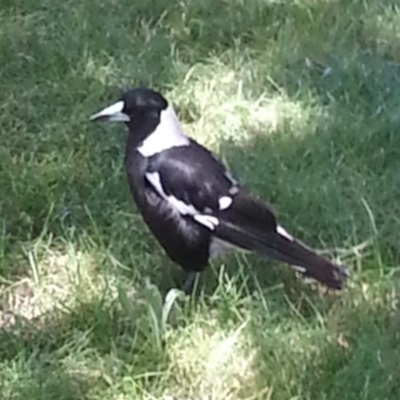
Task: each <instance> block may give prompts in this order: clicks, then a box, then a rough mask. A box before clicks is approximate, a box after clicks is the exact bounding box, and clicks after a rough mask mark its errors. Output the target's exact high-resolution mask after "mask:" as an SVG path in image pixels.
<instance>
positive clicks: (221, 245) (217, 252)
mask: <svg viewBox="0 0 400 400" xmlns="http://www.w3.org/2000/svg"><path fill="white" fill-rule="evenodd" d="M235 250H241V249H240V247H237V246H234V245H233V244H231V243H228V242H225V241H224V240H221V239H218V238H216V237H213V238H211V243H210V248H209V254H210V257H211V258H216V257H220V256H222V255H224V254H227V253H230V252H232V251H235Z"/></svg>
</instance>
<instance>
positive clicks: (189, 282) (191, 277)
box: [183, 271, 198, 296]
mask: <svg viewBox="0 0 400 400" xmlns="http://www.w3.org/2000/svg"><path fill="white" fill-rule="evenodd" d="M197 274H198V273H197V272H193V271H192V272H189V273H188V274H187V277H186V281H185V283H184V284H183V291H184V292H185V294H186V295H187V296H190V295H191V294H192V292H193V286H194V282H195V281H196V277H197Z"/></svg>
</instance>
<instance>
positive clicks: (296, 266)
mask: <svg viewBox="0 0 400 400" xmlns="http://www.w3.org/2000/svg"><path fill="white" fill-rule="evenodd" d="M290 266H291V267H292V268H293V269H294V270H295V271H297V272H300V273H302V274H304V273H305V272H306V271H307V269H306V268H304V267H300V266H299V265H290Z"/></svg>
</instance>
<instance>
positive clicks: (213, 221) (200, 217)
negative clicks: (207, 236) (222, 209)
mask: <svg viewBox="0 0 400 400" xmlns="http://www.w3.org/2000/svg"><path fill="white" fill-rule="evenodd" d="M193 219H194V220H195V221H197V222H198V223H199V224H201V225H204V226H205V227H207V228H208V229H211V230H212V231H213V230H214V229H215V227H216V226H218V225H219V221H218V219H217V218H215V217H213V216H211V215H204V214H197V215H195V216H194V217H193Z"/></svg>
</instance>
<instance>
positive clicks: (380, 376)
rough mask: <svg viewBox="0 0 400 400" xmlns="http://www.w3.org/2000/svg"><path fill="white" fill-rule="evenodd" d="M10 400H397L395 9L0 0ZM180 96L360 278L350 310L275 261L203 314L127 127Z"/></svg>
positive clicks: (222, 270) (197, 129) (4, 317)
mask: <svg viewBox="0 0 400 400" xmlns="http://www.w3.org/2000/svg"><path fill="white" fill-rule="evenodd" d="M0 5H1V7H0V10H1V11H0V47H1V52H0V54H1V57H0V67H1V68H0V71H1V72H0V85H1V91H0V108H1V110H0V126H1V130H0V138H1V147H0V187H1V191H0V228H1V229H0V232H1V234H0V398H2V399H7V400H11V399H12V400H14V399H15V400H17V399H26V398H29V399H31V400H39V399H40V400H42V399H60V400H72V399H73V400H83V399H85V400H86V399H87V400H97V399H98V400H100V399H114V400H127V399H148V400H150V399H160V400H161V399H162V400H184V399H185V400H186V399H193V400H194V399H195V400H206V399H207V400H211V399H212V400H216V399H224V400H229V399H235V400H238V399H243V400H244V399H246V400H250V399H251V400H253V399H254V400H255V399H268V400H275V399H285V400H286V399H292V400H294V399H298V400H300V399H301V400H303V399H320V400H323V399H326V400H328V399H332V400H333V399H334V400H336V399H343V400H347V399H371V400H375V399H377V398H379V399H382V400H383V399H393V400H394V399H398V398H399V397H400V389H399V385H398V383H397V382H398V379H399V378H400V367H399V364H398V360H399V357H400V339H399V332H398V324H399V322H400V313H399V310H398V291H399V285H398V276H399V275H398V270H399V261H398V260H399V256H400V253H399V248H398V232H399V230H400V218H399V215H400V203H399V201H398V199H399V196H400V137H399V135H398V126H399V123H400V117H399V115H400V113H399V107H400V100H399V99H400V84H399V83H400V28H399V27H400V8H399V6H398V4H397V2H396V1H394V0H385V1H383V0H364V1H359V0H333V1H322V0H319V1H318V0H292V1H290V0H280V1H279V0H276V1H273V0H250V1H246V2H245V1H243V0H231V1H229V2H228V1H220V2H219V1H214V0H213V1H212V0H202V1H194V0H185V1H182V2H171V1H167V0H140V1H128V0H121V1H119V2H115V1H111V0H103V1H101V2H92V1H88V0H83V1H77V0H66V1H64V2H54V1H49V0H43V1H41V2H34V1H32V0H20V1H17V2H15V1H8V0H0ZM140 84H145V85H148V86H153V87H155V88H157V89H160V90H162V91H163V92H164V93H165V94H166V95H167V96H168V98H169V99H170V100H171V101H173V103H174V104H175V105H176V109H177V112H178V114H179V116H180V118H181V119H182V122H183V125H184V127H185V130H186V131H187V132H188V133H189V134H190V135H192V136H193V137H195V138H196V139H197V140H199V141H200V142H202V143H204V144H206V145H207V146H209V147H210V148H212V149H213V150H214V151H215V152H216V153H217V154H218V155H219V156H220V157H222V158H223V159H224V160H225V162H226V163H227V164H228V165H229V166H230V168H231V169H232V171H233V172H234V174H235V176H236V177H238V178H239V179H240V181H241V182H242V183H243V184H244V185H245V186H246V187H248V188H249V189H251V190H252V191H253V192H255V193H257V194H259V195H260V196H262V197H263V198H265V199H266V200H268V201H269V202H271V203H272V204H273V205H274V207H275V209H276V211H277V213H278V215H279V217H280V220H281V221H282V223H283V224H284V225H285V226H286V227H287V228H288V229H290V230H291V231H292V232H294V233H295V234H297V235H298V236H300V237H301V238H302V239H303V240H304V241H306V242H307V243H309V244H311V245H313V246H314V247H316V248H318V249H321V251H322V250H323V251H325V252H326V253H327V254H328V255H329V256H331V257H334V258H336V259H337V260H338V261H340V262H343V263H345V264H346V265H348V266H349V269H350V270H351V272H352V278H351V280H350V281H349V284H348V286H347V288H346V289H345V290H344V291H343V292H341V293H340V294H337V293H331V292H327V291H326V290H324V289H323V288H321V287H319V286H318V285H315V284H308V283H306V282H302V281H300V280H299V279H298V278H297V277H296V276H294V275H293V273H292V272H291V271H290V269H289V268H288V267H286V266H284V265H279V264H277V263H273V264H271V263H269V262H267V261H265V260H263V259H260V258H259V257H257V256H250V255H246V256H244V255H234V256H230V257H228V258H225V259H221V260H218V261H216V262H214V263H213V265H212V266H211V267H210V268H209V269H208V270H207V271H206V272H205V273H204V274H203V275H202V277H201V279H200V281H199V282H198V287H197V292H196V296H194V297H193V298H192V299H190V300H188V301H186V300H182V299H176V301H175V302H174V303H173V304H172V305H171V309H170V312H169V315H166V309H167V306H168V304H167V306H165V305H164V295H165V293H166V292H167V290H168V289H170V288H171V287H176V286H178V287H179V285H180V284H181V283H182V281H183V276H182V274H181V272H180V270H179V269H178V268H177V267H176V266H174V265H173V264H172V263H170V262H168V261H167V260H166V258H165V257H164V254H163V252H162V251H161V250H160V248H159V246H158V245H157V244H156V243H155V241H154V240H153V239H152V238H151V237H150V235H149V234H148V232H147V230H146V229H145V228H144V226H143V224H142V222H141V220H140V217H139V216H138V214H137V212H136V209H135V207H134V206H133V204H132V200H131V197H130V194H129V191H128V188H127V184H126V179H125V174H124V170H123V166H122V158H123V147H124V134H123V133H122V132H121V127H115V126H103V127H99V126H95V125H93V124H90V123H89V122H88V117H89V115H90V114H91V113H93V112H95V111H97V110H99V109H100V108H101V107H102V106H104V105H105V104H107V103H108V102H109V101H112V100H114V99H115V98H116V96H118V95H119V94H120V93H121V90H122V89H123V88H124V87H127V86H136V85H140Z"/></svg>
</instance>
